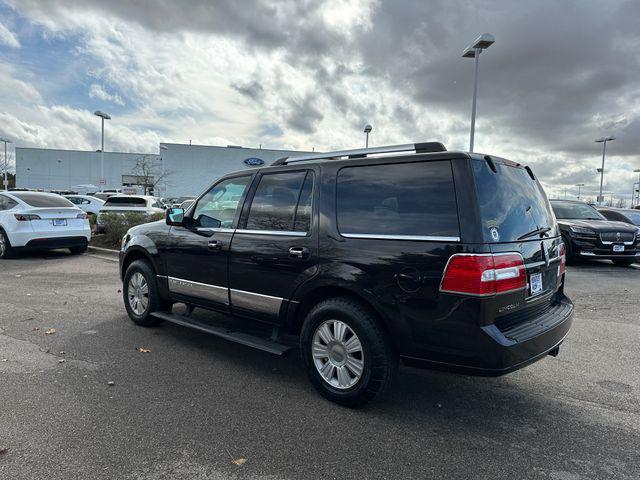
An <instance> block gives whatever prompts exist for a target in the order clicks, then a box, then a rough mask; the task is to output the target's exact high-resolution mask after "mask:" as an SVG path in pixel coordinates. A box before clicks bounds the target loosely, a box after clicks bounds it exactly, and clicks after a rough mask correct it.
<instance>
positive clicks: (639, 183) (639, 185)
mask: <svg viewBox="0 0 640 480" xmlns="http://www.w3.org/2000/svg"><path fill="white" fill-rule="evenodd" d="M633 173H637V174H638V203H637V204H636V205H640V168H636V169H635V170H634V171H633ZM635 194H636V192H635V184H634V190H633V195H631V206H632V207H633V197H634V196H635Z"/></svg>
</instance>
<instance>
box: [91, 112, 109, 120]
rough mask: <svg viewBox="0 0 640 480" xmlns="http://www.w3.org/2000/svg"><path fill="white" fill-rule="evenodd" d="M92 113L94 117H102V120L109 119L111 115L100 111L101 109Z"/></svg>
mask: <svg viewBox="0 0 640 480" xmlns="http://www.w3.org/2000/svg"><path fill="white" fill-rule="evenodd" d="M93 114H94V115H95V116H96V117H100V118H102V119H104V120H111V116H110V115H109V114H108V113H104V112H103V111H101V110H96V111H95V112H93Z"/></svg>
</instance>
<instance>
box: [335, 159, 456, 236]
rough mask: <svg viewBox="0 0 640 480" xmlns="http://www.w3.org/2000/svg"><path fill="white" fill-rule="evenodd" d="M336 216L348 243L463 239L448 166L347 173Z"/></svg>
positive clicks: (340, 174) (387, 167)
mask: <svg viewBox="0 0 640 480" xmlns="http://www.w3.org/2000/svg"><path fill="white" fill-rule="evenodd" d="M337 210H338V230H339V232H340V234H341V235H342V236H345V237H356V238H357V237H365V238H366V237H374V238H375V237H381V238H399V239H402V238H411V237H438V239H443V240H444V239H446V240H451V241H457V240H459V236H460V228H459V225H458V209H457V204H456V196H455V189H454V185H453V172H452V170H451V162H450V161H448V160H446V161H431V162H412V163H396V164H384V165H367V166H358V167H346V168H343V169H341V170H340V171H339V172H338V186H337ZM425 239H427V238H425Z"/></svg>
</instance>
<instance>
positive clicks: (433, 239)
mask: <svg viewBox="0 0 640 480" xmlns="http://www.w3.org/2000/svg"><path fill="white" fill-rule="evenodd" d="M340 235H342V236H343V237H345V238H371V239H377V240H421V241H425V242H459V241H460V237H438V236H430V235H382V234H377V233H341V234H340Z"/></svg>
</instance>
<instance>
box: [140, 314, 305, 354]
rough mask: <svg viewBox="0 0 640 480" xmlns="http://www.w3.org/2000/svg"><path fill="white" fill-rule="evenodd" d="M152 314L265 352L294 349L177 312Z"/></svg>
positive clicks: (285, 351) (284, 351)
mask: <svg viewBox="0 0 640 480" xmlns="http://www.w3.org/2000/svg"><path fill="white" fill-rule="evenodd" d="M151 316H153V317H156V318H160V319H162V320H165V321H167V322H171V323H175V324H176V325H182V326H183V327H188V328H193V329H195V330H200V331H202V332H206V333H210V334H211V335H215V336H216V337H220V338H224V339H225V340H230V341H232V342H235V343H239V344H241V345H246V346H247V347H251V348H255V349H257V350H262V351H263V352H268V353H272V354H274V355H279V356H282V355H284V354H285V353H287V352H289V350H292V348H293V347H292V346H290V345H285V344H284V343H279V342H277V341H275V340H272V339H270V338H264V337H259V336H257V335H252V334H250V333H246V332H239V331H235V330H231V329H229V328H225V327H217V326H215V325H209V324H208V323H204V322H199V321H198V320H195V319H194V318H190V317H185V316H184V315H177V314H175V313H164V312H153V313H152V314H151Z"/></svg>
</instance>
